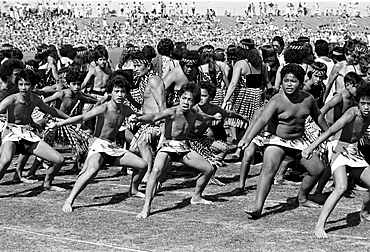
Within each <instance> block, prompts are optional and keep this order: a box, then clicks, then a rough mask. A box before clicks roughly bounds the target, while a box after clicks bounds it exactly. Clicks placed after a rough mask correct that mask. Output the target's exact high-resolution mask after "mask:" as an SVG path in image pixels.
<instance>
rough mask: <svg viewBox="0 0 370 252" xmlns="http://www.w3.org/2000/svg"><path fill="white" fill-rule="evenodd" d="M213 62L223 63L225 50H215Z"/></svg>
mask: <svg viewBox="0 0 370 252" xmlns="http://www.w3.org/2000/svg"><path fill="white" fill-rule="evenodd" d="M215 60H217V61H221V62H224V61H225V60H226V57H225V50H224V49H222V48H217V49H216V50H215Z"/></svg>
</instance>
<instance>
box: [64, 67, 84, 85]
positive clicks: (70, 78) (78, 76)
mask: <svg viewBox="0 0 370 252" xmlns="http://www.w3.org/2000/svg"><path fill="white" fill-rule="evenodd" d="M84 79H85V74H83V73H82V72H80V71H77V70H74V69H70V70H69V71H68V72H67V74H66V82H67V83H68V84H69V83H71V82H77V81H78V82H80V83H82V82H83V81H84Z"/></svg>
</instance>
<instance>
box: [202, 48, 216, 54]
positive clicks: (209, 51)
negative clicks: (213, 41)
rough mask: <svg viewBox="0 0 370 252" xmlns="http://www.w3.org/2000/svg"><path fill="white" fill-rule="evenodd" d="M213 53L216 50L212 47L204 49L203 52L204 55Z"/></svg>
mask: <svg viewBox="0 0 370 252" xmlns="http://www.w3.org/2000/svg"><path fill="white" fill-rule="evenodd" d="M213 52H215V49H213V48H210V47H208V48H204V49H203V50H202V53H213Z"/></svg>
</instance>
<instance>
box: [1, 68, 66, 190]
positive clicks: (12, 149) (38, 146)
mask: <svg viewBox="0 0 370 252" xmlns="http://www.w3.org/2000/svg"><path fill="white" fill-rule="evenodd" d="M37 82H38V77H37V76H36V74H35V73H34V72H33V71H32V70H30V69H23V70H21V71H20V72H19V74H18V76H17V77H16V84H17V85H18V89H19V92H18V93H16V94H13V95H10V96H8V97H7V98H5V99H4V100H3V101H2V102H1V103H0V113H1V112H5V111H6V112H7V123H6V126H5V129H4V131H3V138H2V146H1V152H0V153H1V158H0V179H1V178H2V177H3V176H4V174H5V172H6V170H7V168H8V167H9V165H10V163H11V161H12V159H13V156H14V154H25V155H29V154H33V155H35V156H37V157H39V158H42V159H45V160H47V161H49V162H51V163H53V166H52V167H51V168H49V169H48V170H47V172H46V176H45V180H44V183H43V188H44V189H45V190H49V191H64V190H65V189H63V188H60V187H57V186H53V185H52V180H53V179H54V177H55V175H56V174H57V173H58V172H59V170H60V168H61V167H62V165H63V162H64V159H63V157H62V155H61V154H60V153H58V152H57V151H56V150H54V149H53V148H52V147H51V146H50V145H48V144H47V143H45V142H44V141H42V140H41V138H40V137H39V136H38V135H36V134H35V133H34V132H32V126H35V125H32V126H31V124H32V123H33V121H32V120H31V114H32V111H33V110H34V108H35V107H38V108H39V109H40V110H41V111H43V112H45V113H49V114H51V115H52V116H55V117H59V118H62V119H66V118H68V116H67V115H66V114H64V113H63V112H61V111H59V110H57V109H55V108H51V107H49V106H47V105H46V104H45V103H44V102H43V101H42V99H41V98H40V97H39V96H37V95H35V94H32V89H33V88H34V87H35V85H36V84H37Z"/></svg>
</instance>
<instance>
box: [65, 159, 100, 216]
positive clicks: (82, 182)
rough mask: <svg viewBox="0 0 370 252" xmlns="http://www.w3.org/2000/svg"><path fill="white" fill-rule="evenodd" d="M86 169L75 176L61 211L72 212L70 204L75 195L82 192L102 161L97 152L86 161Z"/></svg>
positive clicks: (96, 172)
mask: <svg viewBox="0 0 370 252" xmlns="http://www.w3.org/2000/svg"><path fill="white" fill-rule="evenodd" d="M85 162H86V169H85V170H84V172H83V173H81V174H80V176H79V177H78V178H77V181H76V183H75V185H74V186H73V189H72V191H71V193H70V194H69V196H68V198H67V199H66V201H65V203H64V205H63V208H62V210H63V212H66V213H69V212H72V210H73V209H72V205H73V203H74V201H75V199H76V197H77V196H78V195H79V194H80V193H81V192H82V190H83V189H85V187H86V186H87V184H88V182H89V181H90V180H91V179H93V178H94V177H95V176H96V175H97V174H98V172H99V169H100V166H101V165H102V163H103V158H102V156H101V155H100V154H99V153H96V154H93V155H92V156H91V157H89V158H88V159H87V160H86V161H85Z"/></svg>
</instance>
